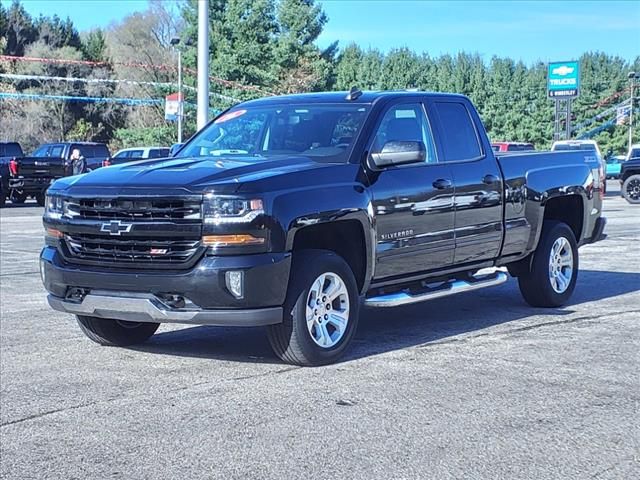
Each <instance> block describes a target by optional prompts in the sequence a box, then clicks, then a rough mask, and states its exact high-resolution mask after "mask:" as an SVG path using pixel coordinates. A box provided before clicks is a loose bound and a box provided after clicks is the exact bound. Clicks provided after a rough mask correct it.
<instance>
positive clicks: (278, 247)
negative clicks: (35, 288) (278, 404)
mask: <svg viewBox="0 0 640 480" xmlns="http://www.w3.org/2000/svg"><path fill="white" fill-rule="evenodd" d="M599 169H600V165H599V162H598V159H597V158H596V156H595V155H593V152H589V151H580V150H576V151H566V152H557V153H550V152H546V153H545V152H535V153H521V154H511V155H506V156H504V157H501V156H497V157H496V156H495V155H494V152H493V150H492V148H491V144H490V142H489V140H488V138H487V134H486V133H485V130H484V128H483V125H482V123H481V121H480V118H479V116H478V113H477V112H476V110H475V108H474V107H473V105H472V103H471V102H470V101H469V99H468V98H467V97H465V96H462V95H455V94H435V93H434V94H431V93H421V92H366V93H363V92H360V91H358V90H355V89H353V90H352V91H350V92H348V93H321V94H301V95H291V96H282V97H270V98H265V99H260V100H252V101H248V102H245V103H242V104H239V105H236V106H234V107H232V108H231V109H229V110H227V111H225V112H223V113H222V114H220V115H219V116H218V117H217V118H215V119H214V120H213V121H212V122H211V123H209V124H208V125H207V126H206V127H205V128H203V129H202V130H201V131H200V132H199V133H197V134H196V135H195V136H194V137H193V138H192V139H190V140H189V141H188V142H187V143H186V144H185V145H184V146H183V147H182V148H181V149H180V150H179V151H178V152H177V154H176V157H173V158H167V159H154V160H148V161H140V162H136V163H132V164H125V165H118V166H112V167H107V168H101V169H99V170H96V171H94V172H91V173H88V174H85V175H79V176H75V177H67V178H64V179H61V180H58V181H56V182H55V183H54V184H53V185H52V186H51V188H49V191H48V193H47V200H46V208H45V213H44V227H45V230H46V235H45V243H46V246H45V247H44V249H43V250H42V254H41V260H40V269H41V275H42V280H43V282H44V286H45V288H46V290H47V291H48V301H49V304H50V305H51V307H53V308H54V309H55V310H58V311H61V312H67V313H70V314H74V315H76V316H77V320H78V323H79V325H80V328H81V329H82V331H83V332H84V333H85V334H86V335H87V336H88V337H89V338H90V339H91V340H93V341H95V342H97V343H99V344H102V345H117V346H126V345H132V344H137V343H141V342H144V341H146V340H147V339H149V338H150V337H151V336H152V335H153V334H154V332H155V331H156V329H157V328H158V326H159V324H160V323H163V322H177V323H183V324H191V325H217V326H260V325H262V326H267V333H268V338H269V341H270V343H271V346H272V347H273V350H274V351H275V353H276V354H277V355H278V356H279V357H280V358H281V359H283V360H284V361H286V362H290V363H292V364H298V365H320V364H326V363H330V362H333V361H335V360H337V359H338V357H340V355H341V354H343V353H344V351H345V349H346V348H347V347H348V345H349V343H350V342H351V340H352V339H353V336H354V333H355V331H356V326H357V323H358V313H359V310H360V307H361V305H362V304H364V305H368V306H372V307H379V308H386V307H395V306H400V305H406V304H410V303H415V302H422V301H426V300H430V299H433V298H438V297H443V296H446V295H452V294H456V293H459V292H466V291H470V290H476V289H480V288H483V287H489V286H492V285H497V284H500V283H503V282H505V281H507V279H508V275H507V272H508V273H509V274H510V275H511V276H514V277H517V279H518V283H519V286H520V290H521V292H522V295H523V296H524V299H525V301H526V302H527V303H529V304H530V305H532V306H535V307H558V306H560V305H563V304H564V303H565V302H567V301H568V300H569V298H570V297H571V294H572V292H573V290H574V288H575V285H576V279H577V275H578V247H579V246H581V245H584V244H588V243H591V242H595V241H597V240H599V239H600V238H601V237H602V236H603V230H604V227H605V218H604V217H602V215H601V209H602V189H603V182H604V177H603V176H602V175H600V172H599ZM427 311H428V310H425V312H427ZM393 318H394V316H393V315H392V314H390V315H389V319H390V320H391V319H393ZM398 328H401V325H400V324H399V326H398Z"/></svg>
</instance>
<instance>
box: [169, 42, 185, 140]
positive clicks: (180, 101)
mask: <svg viewBox="0 0 640 480" xmlns="http://www.w3.org/2000/svg"><path fill="white" fill-rule="evenodd" d="M169 43H170V44H171V45H173V47H174V48H175V49H176V50H177V52H178V105H179V106H178V143H182V104H183V98H182V50H180V49H179V48H178V44H179V43H180V37H173V38H172V39H171V40H170V41H169Z"/></svg>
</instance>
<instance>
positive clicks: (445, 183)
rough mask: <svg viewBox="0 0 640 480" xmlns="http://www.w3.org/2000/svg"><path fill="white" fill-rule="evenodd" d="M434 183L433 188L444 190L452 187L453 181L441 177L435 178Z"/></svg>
mask: <svg viewBox="0 0 640 480" xmlns="http://www.w3.org/2000/svg"><path fill="white" fill-rule="evenodd" d="M432 185H433V188H435V189H437V190H444V189H445V188H451V185H453V184H452V183H451V180H448V179H446V178H439V179H438V180H435V181H434V182H433V184H432Z"/></svg>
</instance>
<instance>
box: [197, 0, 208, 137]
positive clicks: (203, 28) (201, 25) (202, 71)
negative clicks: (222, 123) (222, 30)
mask: <svg viewBox="0 0 640 480" xmlns="http://www.w3.org/2000/svg"><path fill="white" fill-rule="evenodd" d="M208 121H209V0H198V124H197V125H198V130H200V129H202V128H203V127H204V126H205V125H206V124H207V122H208Z"/></svg>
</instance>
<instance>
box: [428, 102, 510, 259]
mask: <svg viewBox="0 0 640 480" xmlns="http://www.w3.org/2000/svg"><path fill="white" fill-rule="evenodd" d="M429 113H430V115H431V118H432V119H433V124H434V127H435V129H436V131H437V132H438V133H437V135H436V138H437V142H436V144H437V145H438V154H439V158H441V159H442V160H443V161H444V162H445V163H446V164H447V165H448V166H449V167H450V168H451V172H452V174H453V181H454V184H455V197H454V203H455V238H456V240H455V243H456V247H455V263H456V265H459V264H464V263H472V262H477V261H482V260H489V259H493V258H496V257H497V256H498V253H499V251H500V246H501V244H502V235H503V227H502V220H503V219H502V216H503V213H502V207H503V200H502V198H503V185H502V175H501V172H500V168H499V167H498V162H497V161H496V159H495V157H494V156H493V151H492V150H491V148H490V146H489V142H488V141H487V140H486V137H484V135H483V134H482V133H481V132H480V131H479V130H478V128H477V127H476V125H477V124H480V119H479V117H478V115H477V113H476V112H475V109H473V107H471V105H470V104H469V103H468V101H466V100H465V99H463V98H456V97H451V98H437V97H434V98H432V99H431V100H430V101H429Z"/></svg>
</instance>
